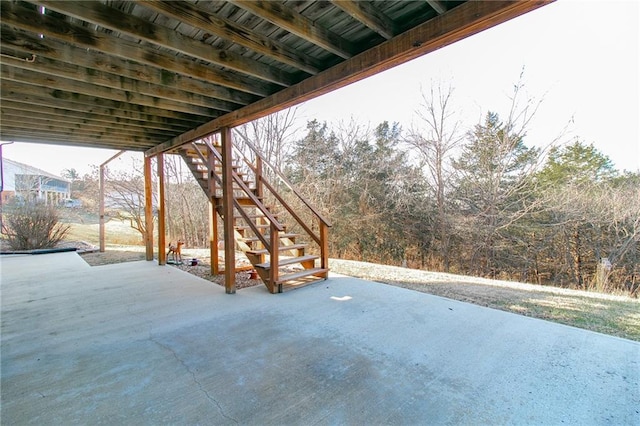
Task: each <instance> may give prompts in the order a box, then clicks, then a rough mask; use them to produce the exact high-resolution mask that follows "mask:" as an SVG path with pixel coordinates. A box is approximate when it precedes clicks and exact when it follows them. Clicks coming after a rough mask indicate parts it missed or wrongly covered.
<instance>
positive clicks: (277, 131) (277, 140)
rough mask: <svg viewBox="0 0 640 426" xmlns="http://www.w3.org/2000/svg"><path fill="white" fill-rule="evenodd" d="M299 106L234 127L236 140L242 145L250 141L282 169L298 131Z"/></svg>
mask: <svg viewBox="0 0 640 426" xmlns="http://www.w3.org/2000/svg"><path fill="white" fill-rule="evenodd" d="M297 112H298V108H297V107H293V108H287V109H285V110H282V111H279V112H276V113H274V114H270V115H268V116H266V117H263V118H259V119H257V120H253V121H251V122H249V123H247V124H243V125H242V126H238V127H236V128H234V129H233V132H234V136H235V138H234V140H235V141H236V142H238V143H239V145H242V143H244V142H250V143H251V144H252V145H253V146H255V147H256V148H258V149H259V150H260V153H261V154H262V155H263V156H264V157H265V158H266V159H267V160H268V161H269V162H270V163H271V164H273V165H274V166H275V167H276V168H277V169H279V170H281V169H282V165H283V164H284V159H285V158H287V156H288V155H289V154H290V153H291V152H290V149H291V144H290V143H288V141H290V140H291V138H292V136H293V134H294V133H295V132H296V130H297V129H296V127H295V124H296V114H297Z"/></svg>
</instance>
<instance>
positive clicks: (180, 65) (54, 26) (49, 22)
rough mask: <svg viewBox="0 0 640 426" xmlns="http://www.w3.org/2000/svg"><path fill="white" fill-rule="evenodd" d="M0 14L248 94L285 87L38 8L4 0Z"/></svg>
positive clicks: (34, 29)
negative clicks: (155, 47) (198, 61)
mask: <svg viewBox="0 0 640 426" xmlns="http://www.w3.org/2000/svg"><path fill="white" fill-rule="evenodd" d="M0 15H1V16H2V23H3V24H6V25H10V26H12V27H15V28H19V29H22V30H24V31H29V32H31V33H33V34H35V35H36V36H38V35H39V34H42V35H43V36H44V37H45V38H47V37H51V38H54V39H58V40H62V41H65V42H67V43H70V44H73V45H75V46H77V47H81V48H85V49H90V50H91V51H94V52H102V53H104V54H108V55H113V56H116V57H119V58H123V59H126V60H132V61H135V62H139V63H141V64H146V65H151V66H153V67H157V68H160V69H164V70H166V71H173V72H176V73H178V74H181V75H184V76H186V77H191V78H195V79H199V80H203V81H205V82H209V83H213V84H218V85H221V86H224V87H228V88H232V89H235V90H239V91H243V92H246V93H251V94H254V95H258V96H267V95H269V94H271V93H274V92H276V91H277V90H280V89H281V86H279V85H275V84H272V83H265V82H259V81H256V80H255V79H252V78H250V77H245V76H244V75H241V74H237V75H230V74H229V73H227V72H224V71H222V70H218V69H215V68H213V67H210V66H209V67H204V66H201V65H200V64H198V63H196V62H194V61H192V60H190V59H187V58H182V57H179V56H176V55H173V54H169V53H165V52H162V51H160V50H157V49H153V48H150V47H146V46H143V45H141V44H139V43H134V42H130V41H128V40H125V39H123V38H119V37H114V36H110V35H108V34H106V33H104V32H98V31H94V30H91V29H89V28H88V27H85V26H82V25H75V24H72V23H69V22H67V21H65V20H64V19H61V18H57V17H53V16H51V15H41V14H39V13H37V12H36V11H35V10H31V9H29V8H26V7H23V6H20V5H19V4H15V3H13V2H8V1H0ZM225 54H226V53H225Z"/></svg>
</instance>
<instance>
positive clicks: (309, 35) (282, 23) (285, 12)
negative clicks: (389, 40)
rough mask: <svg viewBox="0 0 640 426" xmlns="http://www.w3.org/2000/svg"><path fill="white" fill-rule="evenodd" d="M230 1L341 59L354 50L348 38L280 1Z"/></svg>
mask: <svg viewBox="0 0 640 426" xmlns="http://www.w3.org/2000/svg"><path fill="white" fill-rule="evenodd" d="M230 3H233V4H235V5H236V6H238V7H241V8H243V9H244V10H247V11H249V12H251V13H253V14H254V15H256V16H258V17H260V18H262V19H264V20H266V21H269V22H271V23H273V24H275V25H277V26H278V27H280V28H282V29H284V30H286V31H289V32H290V33H291V34H295V35H297V36H298V37H300V38H302V39H304V40H307V41H309V42H311V43H313V44H315V45H316V46H320V47H322V48H323V49H325V50H327V51H329V52H331V53H333V54H334V55H338V56H340V57H341V58H343V59H349V58H350V57H352V56H353V54H354V53H355V51H356V49H355V46H354V45H353V43H351V42H350V41H349V40H347V39H345V38H343V37H341V36H340V35H338V34H336V33H334V32H331V31H329V30H327V29H326V28H324V27H321V26H320V25H318V24H316V23H315V22H313V21H312V20H310V19H309V18H307V17H306V16H304V15H301V14H299V13H298V12H296V11H295V10H293V9H291V8H290V7H287V6H286V5H284V4H282V3H279V2H275V1H269V0H230Z"/></svg>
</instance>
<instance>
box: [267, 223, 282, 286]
mask: <svg viewBox="0 0 640 426" xmlns="http://www.w3.org/2000/svg"><path fill="white" fill-rule="evenodd" d="M269 245H270V246H271V247H269V264H270V265H271V268H270V269H269V281H271V289H272V290H271V291H272V292H273V293H282V284H280V283H278V279H279V277H278V273H279V271H278V263H280V259H279V258H280V250H279V248H280V247H279V246H280V235H279V232H278V229H277V228H276V226H275V223H273V222H271V226H270V227H269ZM276 286H277V287H276Z"/></svg>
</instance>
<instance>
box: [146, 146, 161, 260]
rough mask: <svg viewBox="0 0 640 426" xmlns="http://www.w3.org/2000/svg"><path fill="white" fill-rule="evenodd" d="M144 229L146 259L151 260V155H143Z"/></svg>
mask: <svg viewBox="0 0 640 426" xmlns="http://www.w3.org/2000/svg"><path fill="white" fill-rule="evenodd" d="M144 229H145V235H144V246H145V252H146V259H147V260H148V261H151V260H153V186H152V180H151V157H144ZM163 250H164V248H163Z"/></svg>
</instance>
